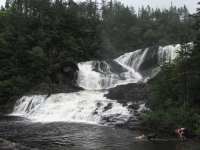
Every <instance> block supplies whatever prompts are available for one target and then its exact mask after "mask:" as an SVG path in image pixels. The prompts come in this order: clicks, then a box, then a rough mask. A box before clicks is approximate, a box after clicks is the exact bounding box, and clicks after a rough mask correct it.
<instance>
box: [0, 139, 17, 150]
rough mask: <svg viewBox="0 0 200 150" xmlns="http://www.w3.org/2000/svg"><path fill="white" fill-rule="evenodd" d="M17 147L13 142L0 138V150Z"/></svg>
mask: <svg viewBox="0 0 200 150" xmlns="http://www.w3.org/2000/svg"><path fill="white" fill-rule="evenodd" d="M18 145H19V144H17V143H13V142H10V141H8V140H5V139H1V138H0V149H6V148H13V147H16V146H18Z"/></svg>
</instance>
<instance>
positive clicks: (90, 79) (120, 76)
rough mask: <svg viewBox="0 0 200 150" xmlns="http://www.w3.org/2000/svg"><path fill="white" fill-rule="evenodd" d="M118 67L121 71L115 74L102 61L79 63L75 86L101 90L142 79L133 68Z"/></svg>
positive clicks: (110, 67)
mask: <svg viewBox="0 0 200 150" xmlns="http://www.w3.org/2000/svg"><path fill="white" fill-rule="evenodd" d="M116 63H117V62H115V64H116ZM118 65H119V66H123V70H122V72H119V71H118V72H117V73H116V71H114V68H113V66H111V65H110V64H108V63H106V62H104V61H103V62H99V61H89V62H82V63H79V64H78V67H79V72H78V79H77V84H78V86H80V87H83V88H84V89H87V90H101V89H108V88H111V87H115V86H117V85H121V84H128V83H136V82H138V81H139V80H140V79H142V77H141V75H140V74H139V73H137V72H135V71H134V69H133V68H130V67H128V66H125V65H123V64H118Z"/></svg>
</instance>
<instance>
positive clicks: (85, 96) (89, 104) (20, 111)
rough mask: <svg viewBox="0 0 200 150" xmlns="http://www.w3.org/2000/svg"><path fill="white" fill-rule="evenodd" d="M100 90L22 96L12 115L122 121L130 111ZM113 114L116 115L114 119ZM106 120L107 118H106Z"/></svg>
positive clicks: (68, 119) (62, 119) (36, 118)
mask: <svg viewBox="0 0 200 150" xmlns="http://www.w3.org/2000/svg"><path fill="white" fill-rule="evenodd" d="M103 95H104V92H100V91H81V92H75V93H67V94H64V93H61V94H54V95H52V96H50V97H47V96H46V95H39V96H38V95H34V96H24V97H22V98H21V99H19V100H18V101H17V103H16V105H15V107H14V113H12V115H23V116H24V117H28V118H30V119H33V120H35V121H39V122H48V121H78V122H81V121H85V122H90V123H91V122H93V123H105V119H107V118H108V117H109V121H110V122H112V121H113V119H114V121H115V122H116V123H122V122H125V121H126V120H127V119H128V118H129V117H130V113H129V111H128V110H127V108H126V107H123V106H122V105H121V104H119V103H117V102H116V101H113V100H109V99H107V98H106V97H104V96H103ZM116 116H117V118H115V117H116ZM107 121H108V120H107Z"/></svg>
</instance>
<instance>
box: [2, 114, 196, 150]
mask: <svg viewBox="0 0 200 150" xmlns="http://www.w3.org/2000/svg"><path fill="white" fill-rule="evenodd" d="M142 134H143V133H142V132H140V131H132V130H127V129H121V128H114V127H113V126H102V125H97V124H86V123H72V122H71V123H70V122H49V123H41V122H32V121H31V120H29V119H25V118H23V117H17V116H0V137H1V138H4V139H7V140H9V141H12V142H15V143H20V144H21V145H23V146H21V147H18V148H13V150H18V149H20V150H21V149H22V150H195V147H194V145H195V144H194V143H193V142H192V141H193V140H194V139H190V138H188V139H187V141H185V142H179V141H178V139H177V137H176V136H173V137H171V138H169V137H168V138H161V137H162V136H158V138H156V139H155V141H154V140H150V141H148V140H147V139H136V138H135V137H137V136H140V135H142ZM10 150H12V148H10Z"/></svg>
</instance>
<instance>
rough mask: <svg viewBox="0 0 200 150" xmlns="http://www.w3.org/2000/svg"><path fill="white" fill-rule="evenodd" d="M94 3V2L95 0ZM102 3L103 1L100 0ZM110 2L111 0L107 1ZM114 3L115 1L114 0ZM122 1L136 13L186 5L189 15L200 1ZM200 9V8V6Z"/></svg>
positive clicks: (3, 1)
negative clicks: (141, 9) (147, 8)
mask: <svg viewBox="0 0 200 150" xmlns="http://www.w3.org/2000/svg"><path fill="white" fill-rule="evenodd" d="M5 1H6V0H0V5H3V6H4V5H5ZM74 1H75V2H78V1H86V0H74ZM93 1H94V0H93ZM98 1H99V2H101V0H98ZM107 1H110V0H107ZM113 1H114V0H113ZM117 1H121V3H122V4H124V5H125V6H126V5H128V6H133V7H134V8H135V9H136V11H137V10H138V8H141V7H142V5H143V6H144V7H145V8H146V6H147V5H149V6H150V7H151V8H154V9H155V8H156V7H157V8H160V9H161V10H162V8H167V9H168V8H169V7H170V6H171V2H172V4H173V6H176V7H177V8H180V7H183V6H184V5H185V6H186V7H187V9H188V10H189V13H191V14H193V13H196V8H197V7H198V5H197V3H198V0H117ZM199 7H200V6H199Z"/></svg>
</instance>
